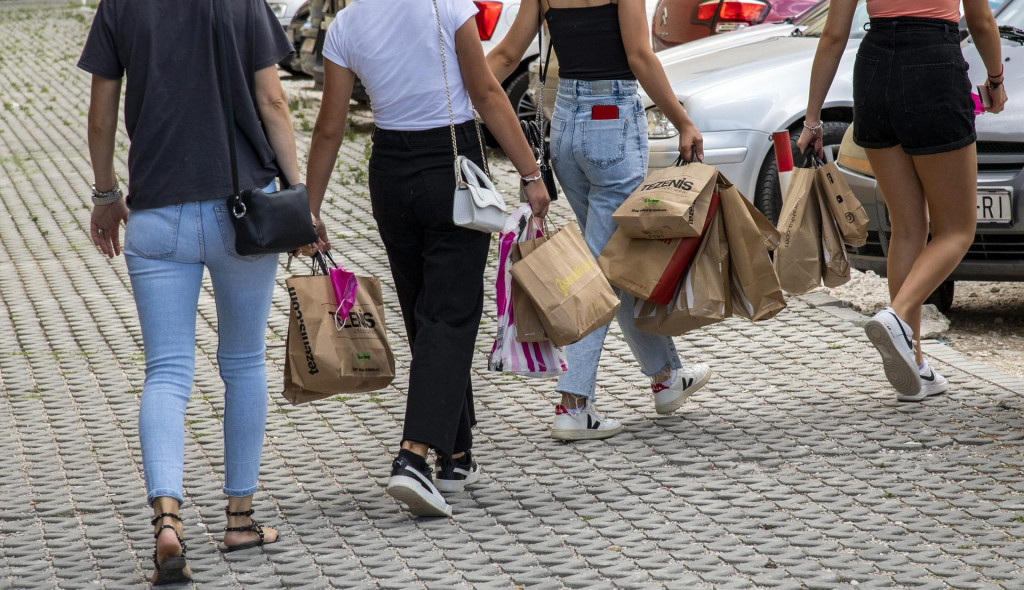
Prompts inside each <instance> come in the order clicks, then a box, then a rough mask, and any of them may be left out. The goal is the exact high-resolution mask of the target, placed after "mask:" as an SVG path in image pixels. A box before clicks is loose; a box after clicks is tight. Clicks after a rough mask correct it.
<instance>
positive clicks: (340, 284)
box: [331, 266, 359, 330]
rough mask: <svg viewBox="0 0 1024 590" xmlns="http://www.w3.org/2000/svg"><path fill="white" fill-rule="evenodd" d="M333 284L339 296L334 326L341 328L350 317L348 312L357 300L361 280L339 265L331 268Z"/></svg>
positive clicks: (335, 293) (336, 295) (335, 294)
mask: <svg viewBox="0 0 1024 590" xmlns="http://www.w3.org/2000/svg"><path fill="white" fill-rule="evenodd" d="M331 286H333V287H334V296H335V297H337V298H338V309H337V311H336V313H335V314H334V327H335V328H337V329H338V330H341V329H342V328H343V327H344V325H345V321H346V320H347V319H348V312H349V311H351V309H352V306H353V305H354V304H355V302H356V290H357V289H358V288H359V281H357V280H356V275H354V274H353V273H350V272H348V271H347V270H345V269H344V268H341V267H340V266H339V267H337V268H332V269H331Z"/></svg>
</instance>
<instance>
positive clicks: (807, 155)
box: [800, 145, 825, 168]
mask: <svg viewBox="0 0 1024 590" xmlns="http://www.w3.org/2000/svg"><path fill="white" fill-rule="evenodd" d="M800 155H801V156H803V157H804V160H803V164H801V165H800V168H821V167H822V166H824V165H825V162H824V161H822V159H821V158H819V157H818V154H817V153H815V151H814V146H813V145H808V146H807V149H806V150H804V151H803V152H802V153H801V154H800Z"/></svg>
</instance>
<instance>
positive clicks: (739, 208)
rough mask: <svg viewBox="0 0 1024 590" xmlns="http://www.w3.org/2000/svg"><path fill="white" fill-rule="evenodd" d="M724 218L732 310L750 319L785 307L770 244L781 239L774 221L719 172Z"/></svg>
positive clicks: (767, 316)
mask: <svg viewBox="0 0 1024 590" xmlns="http://www.w3.org/2000/svg"><path fill="white" fill-rule="evenodd" d="M719 183H720V184H719V187H718V194H719V196H720V197H721V199H722V203H721V211H722V214H723V216H722V221H723V222H724V226H725V235H726V238H727V239H728V241H729V273H730V276H731V283H730V287H731V289H730V290H731V293H732V311H733V314H734V315H738V316H740V317H745V318H747V319H750V320H754V321H758V320H766V319H768V318H771V317H774V316H775V314H777V313H779V312H780V311H782V310H783V309H784V308H785V307H786V301H785V299H784V298H783V296H782V287H781V286H780V285H779V277H778V275H776V274H775V268H774V267H773V266H772V261H771V258H770V257H769V256H768V247H769V246H770V245H771V244H772V243H775V244H778V243H779V233H778V231H776V230H775V229H774V228H772V227H771V222H769V221H768V220H767V219H765V218H764V215H761V213H760V212H759V211H758V210H757V209H755V208H754V206H753V205H752V204H751V203H750V202H749V201H747V199H746V198H745V197H744V196H743V195H741V194H740V192H739V191H738V190H736V187H735V186H733V185H732V184H729V183H728V181H727V180H725V178H724V177H722V176H721V175H719Z"/></svg>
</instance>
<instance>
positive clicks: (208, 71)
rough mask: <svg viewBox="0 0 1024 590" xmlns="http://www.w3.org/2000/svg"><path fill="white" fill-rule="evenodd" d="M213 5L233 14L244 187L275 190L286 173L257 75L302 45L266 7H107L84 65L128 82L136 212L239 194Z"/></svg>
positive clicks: (160, 3) (250, 3)
mask: <svg viewBox="0 0 1024 590" xmlns="http://www.w3.org/2000/svg"><path fill="white" fill-rule="evenodd" d="M213 2H221V3H222V5H223V8H224V11H223V14H224V18H225V22H224V28H225V32H226V36H225V41H226V44H227V48H228V56H227V57H228V70H229V72H228V80H229V82H230V84H231V94H232V104H233V106H234V110H235V119H236V121H237V123H236V124H235V125H234V132H235V142H236V146H237V150H238V179H239V185H240V188H241V189H243V190H244V189H249V188H256V187H263V186H266V185H267V183H268V182H270V181H271V180H272V179H273V178H274V177H275V176H277V175H278V174H279V171H278V167H277V164H276V163H275V158H274V152H273V150H272V149H271V148H270V144H269V143H268V142H267V138H266V135H265V133H264V131H263V125H262V123H261V121H260V118H259V113H258V111H257V109H256V102H255V97H254V95H253V78H254V74H255V72H257V71H259V70H261V69H263V68H266V67H270V66H273V65H275V64H277V63H278V62H279V61H281V60H282V59H283V58H284V57H285V56H286V55H288V54H289V53H291V52H292V45H291V43H290V42H289V41H288V37H287V35H285V33H284V30H283V29H282V28H281V24H280V23H279V22H278V20H277V17H276V16H275V15H274V13H273V12H272V11H271V9H270V7H269V6H268V5H267V3H266V1H265V0H174V1H173V2H172V1H169V0H102V1H101V2H100V4H99V8H98V9H97V12H96V18H95V19H94V20H93V23H92V29H91V30H90V31H89V38H88V40H87V41H86V43H85V49H84V50H83V51H82V57H81V59H80V60H79V61H78V67H80V68H82V69H83V70H85V71H87V72H89V73H90V74H94V75H96V76H100V77H103V78H109V79H112V80H116V79H120V78H121V77H122V76H125V77H126V87H125V101H124V118H125V126H126V127H127V129H128V137H129V139H130V140H131V147H130V148H129V150H128V195H129V196H128V205H129V207H131V208H132V209H152V208H155V207H164V206H167V205H175V204H179V203H187V202H191V201H201V200H207V199H221V198H224V199H226V198H227V197H228V196H230V195H231V192H232V188H231V160H230V156H229V153H228V140H227V126H226V125H225V121H224V109H223V106H222V102H221V97H220V85H219V83H218V79H217V70H216V67H217V59H218V58H217V53H216V50H215V45H214V44H215V43H216V36H215V32H214V24H213V23H214V21H213ZM289 180H290V181H291V182H298V180H299V179H294V178H293V179H289Z"/></svg>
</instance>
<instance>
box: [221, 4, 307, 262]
mask: <svg viewBox="0 0 1024 590" xmlns="http://www.w3.org/2000/svg"><path fill="white" fill-rule="evenodd" d="M221 2H222V0H213V13H214V20H215V21H216V36H217V43H216V48H217V55H218V62H219V67H218V68H217V78H218V79H219V80H220V89H221V94H220V98H221V103H222V106H223V108H224V119H225V121H226V123H227V134H228V152H229V155H230V157H231V187H232V191H233V192H232V193H231V196H230V197H228V211H230V212H231V223H232V225H233V226H234V228H235V251H236V252H237V253H238V254H241V255H243V256H247V255H252V254H279V253H281V252H291V251H292V250H296V249H298V248H300V247H302V246H306V245H308V244H312V243H314V242H316V241H317V238H318V236H317V233H316V227H315V226H314V225H313V217H312V215H311V214H310V210H309V197H308V196H307V195H306V187H305V186H304V185H302V184H295V185H290V186H289V187H288V188H285V189H282V190H280V191H277V192H275V193H270V194H267V193H265V192H263V190H262V189H259V188H256V189H248V190H244V191H239V190H238V158H237V153H236V150H235V111H234V108H233V106H232V102H231V86H230V84H229V83H228V79H227V74H228V60H227V46H226V43H225V40H224V15H223V14H222V12H223V9H222V7H221ZM282 179H283V180H285V183H287V179H284V178H282Z"/></svg>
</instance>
